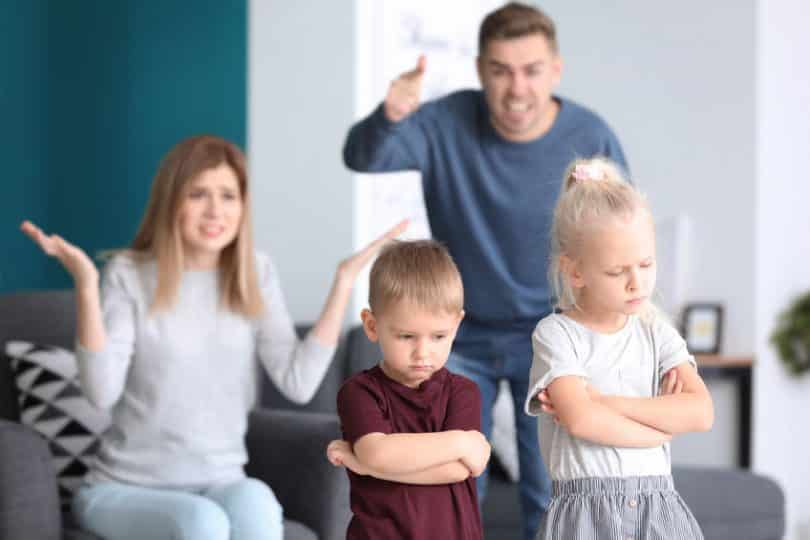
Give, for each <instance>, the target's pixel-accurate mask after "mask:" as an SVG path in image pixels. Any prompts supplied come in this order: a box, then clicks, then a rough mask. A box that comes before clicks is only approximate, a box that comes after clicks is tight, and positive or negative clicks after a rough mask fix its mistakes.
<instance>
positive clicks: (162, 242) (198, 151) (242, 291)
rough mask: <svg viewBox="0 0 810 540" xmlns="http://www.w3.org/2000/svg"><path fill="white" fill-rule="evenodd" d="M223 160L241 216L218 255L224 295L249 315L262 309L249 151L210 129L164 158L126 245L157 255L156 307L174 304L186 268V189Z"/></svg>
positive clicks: (141, 254)
mask: <svg viewBox="0 0 810 540" xmlns="http://www.w3.org/2000/svg"><path fill="white" fill-rule="evenodd" d="M222 164H226V165H228V167H230V168H231V170H233V172H234V174H235V175H236V178H237V181H238V184H239V191H240V195H241V198H242V219H241V223H240V224H239V228H238V230H237V233H236V238H235V239H234V240H233V242H231V243H230V244H229V245H228V246H226V247H225V248H224V249H223V250H222V253H221V254H220V257H219V285H220V291H221V301H222V304H223V305H224V306H225V307H227V308H228V309H230V310H231V311H233V312H235V313H239V314H242V315H244V316H246V317H248V318H257V317H259V316H260V315H261V314H262V312H263V311H264V303H263V302H262V297H261V293H260V290H259V285H258V279H257V276H256V263H255V253H254V250H253V232H252V231H253V227H252V223H251V217H250V206H251V205H250V191H249V189H248V181H247V167H246V160H245V155H244V153H242V151H241V150H240V149H239V148H238V147H237V146H236V145H234V144H232V143H230V142H228V141H226V140H224V139H222V138H220V137H215V136H211V135H200V136H197V137H191V138H188V139H185V140H183V141H181V142H180V143H178V144H177V145H176V146H175V147H174V148H172V149H171V150H170V151H169V153H168V154H166V156H165V157H164V158H163V160H162V162H161V163H160V166H159V167H158V170H157V174H156V175H155V178H154V180H153V182H152V189H151V192H150V194H149V203H148V204H147V206H146V211H145V212H144V216H143V219H142V221H141V224H140V227H139V228H138V232H137V233H136V235H135V239H134V240H133V241H132V244H131V245H130V249H129V250H128V253H129V254H130V255H131V256H133V257H134V258H136V259H139V260H154V261H155V263H156V264H157V288H156V290H155V297H154V300H153V302H152V306H151V310H152V311H165V310H168V309H170V308H171V307H172V306H173V305H174V302H175V300H176V297H177V289H178V286H179V284H180V279H181V277H182V274H183V269H184V253H183V240H182V237H181V233H180V216H179V210H180V207H181V205H182V202H183V199H184V197H185V195H186V193H187V190H188V189H189V188H190V186H191V183H192V182H193V181H194V180H195V179H196V178H197V177H198V176H199V175H200V173H202V172H203V171H206V170H209V169H214V168H216V167H218V166H220V165H222Z"/></svg>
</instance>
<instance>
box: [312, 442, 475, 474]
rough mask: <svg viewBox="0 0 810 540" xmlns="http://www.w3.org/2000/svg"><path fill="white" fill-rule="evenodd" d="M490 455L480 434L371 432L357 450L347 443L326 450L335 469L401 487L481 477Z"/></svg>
mask: <svg viewBox="0 0 810 540" xmlns="http://www.w3.org/2000/svg"><path fill="white" fill-rule="evenodd" d="M489 454H490V445H489V443H488V442H487V440H486V438H485V437H484V435H483V434H481V432H479V431H476V430H468V431H463V430H450V431H440V432H436V433H391V434H385V433H369V434H367V435H364V436H362V437H360V438H359V439H358V440H357V442H356V443H355V444H354V448H352V445H350V444H349V443H348V442H347V441H344V440H335V441H332V442H331V443H329V446H328V448H327V451H326V455H327V457H328V459H329V461H330V462H331V463H332V464H333V465H335V466H344V467H346V468H348V469H349V470H351V471H352V472H354V473H355V474H358V475H361V476H373V477H375V478H379V479H381V480H389V481H391V482H399V483H403V484H451V483H455V482H463V481H464V480H466V479H467V478H469V477H470V476H473V477H478V476H479V475H481V473H483V472H484V469H485V468H486V466H487V462H488V461H489Z"/></svg>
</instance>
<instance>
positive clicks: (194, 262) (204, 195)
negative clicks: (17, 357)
mask: <svg viewBox="0 0 810 540" xmlns="http://www.w3.org/2000/svg"><path fill="white" fill-rule="evenodd" d="M405 226H406V224H405V223H400V224H399V225H398V226H396V227H394V228H393V229H391V230H390V231H388V232H387V233H386V234H385V235H383V236H382V237H380V238H379V239H377V240H376V241H374V242H372V243H371V244H370V245H369V246H367V247H366V248H365V249H363V250H361V251H359V252H358V253H356V254H355V255H353V256H351V257H349V258H348V259H346V260H344V261H343V262H341V263H340V265H339V266H338V269H337V272H336V274H335V278H334V282H333V284H332V288H331V291H330V292H329V295H328V296H327V299H326V302H325V305H324V307H323V311H322V313H321V315H320V317H319V318H318V320H317V321H316V323H315V325H314V327H313V328H312V330H311V331H310V333H309V334H308V335H307V336H306V337H305V338H304V339H303V340H299V339H297V337H296V334H295V331H294V327H293V323H292V321H291V319H290V315H289V313H288V311H287V308H286V307H285V303H284V298H283V295H282V293H281V288H280V284H279V277H278V273H277V271H276V269H275V267H274V266H273V263H272V261H271V260H270V258H268V257H267V256H266V255H264V254H261V253H257V252H255V251H254V247H253V240H252V228H251V227H252V226H251V218H250V189H249V184H248V179H247V174H246V165H245V157H244V155H243V153H242V152H241V151H240V150H239V149H238V148H237V147H236V146H235V145H233V144H231V143H229V142H227V141H225V140H223V139H220V138H218V137H212V136H199V137H193V138H190V139H186V140H184V141H182V142H180V143H179V144H178V145H176V146H175V147H174V148H173V149H172V150H171V151H170V152H169V153H168V154H167V155H166V157H165V158H164V159H163V162H162V163H161V165H160V167H159V169H158V172H157V175H156V176H155V179H154V182H153V184H152V190H151V195H150V199H149V203H148V206H147V208H146V213H145V215H144V218H143V222H142V223H141V226H140V229H139V230H138V232H137V234H136V236H135V239H134V240H133V242H132V244H131V246H130V247H129V249H126V250H123V251H121V252H120V253H118V254H116V255H115V256H114V257H113V258H112V259H111V260H110V262H109V263H108V264H107V265H106V268H105V270H104V272H103V275H102V277H101V278H100V277H99V273H98V271H97V270H96V267H95V266H94V264H93V263H92V261H91V260H90V258H89V257H88V256H87V255H86V254H85V253H84V252H83V251H82V250H81V249H80V248H78V247H76V246H74V245H72V244H70V243H68V242H67V241H65V240H64V239H62V238H60V237H59V236H56V235H50V236H48V235H45V234H44V233H43V232H42V231H41V230H40V229H39V228H37V227H36V226H35V225H33V224H31V223H29V222H25V223H23V225H22V230H23V231H24V232H25V233H26V234H27V235H29V236H30V237H31V238H32V239H33V240H34V241H35V242H36V243H37V244H38V245H39V246H40V247H41V248H42V250H43V251H44V252H45V253H46V254H48V255H50V256H53V257H55V258H57V259H58V260H59V261H60V262H61V263H62V265H63V266H64V267H65V269H66V270H67V271H68V272H69V273H70V274H71V276H72V277H73V280H74V283H75V287H76V294H77V304H78V325H77V334H78V335H77V340H76V355H77V361H78V364H79V373H80V378H81V384H82V388H83V390H84V392H85V394H86V395H87V397H88V398H89V399H90V400H91V401H92V402H93V403H94V404H95V405H96V406H98V407H102V408H111V409H112V410H111V414H112V420H113V421H112V426H111V427H110V429H109V430H108V431H107V432H106V433H105V434H104V436H103V438H102V442H101V446H100V449H99V452H98V456H97V459H96V462H95V465H94V466H93V467H92V468H91V470H90V472H89V473H88V475H87V478H86V482H85V484H84V486H83V487H82V488H80V489H79V490H78V492H77V493H76V495H75V496H74V499H73V512H74V514H75V517H76V519H77V521H78V523H79V524H80V526H81V527H82V528H84V529H86V530H88V531H91V532H93V533H95V534H98V535H99V536H101V537H103V538H105V539H106V540H131V539H135V538H138V539H142V538H150V539H166V540H169V539H173V540H175V539H184V540H185V539H189V540H201V539H211V540H215V539H216V540H220V539H222V540H226V539H232V540H254V539H255V540H259V539H262V540H267V539H280V538H282V509H281V506H280V505H279V503H278V501H277V500H276V498H275V496H274V495H273V492H272V491H271V489H270V487H268V486H267V485H265V484H264V483H262V482H261V481H259V480H256V479H252V478H246V477H245V474H244V472H243V469H242V467H243V465H244V464H245V462H246V461H247V454H246V449H245V445H244V435H245V432H246V428H247V414H248V411H249V409H250V408H251V406H252V405H253V397H254V395H255V387H256V384H257V381H256V380H255V377H256V370H255V369H254V359H255V358H258V359H259V360H260V362H261V364H262V366H263V367H264V370H265V371H266V372H267V374H268V375H269V376H270V378H271V379H272V380H273V382H274V383H275V384H276V385H277V386H278V387H279V389H281V391H282V392H283V393H284V394H285V395H286V396H287V397H288V398H289V399H291V400H293V401H296V402H301V403H303V402H306V401H308V400H309V399H311V398H312V396H313V394H314V393H315V391H316V390H317V388H318V386H319V384H320V382H321V379H322V378H323V375H324V373H325V372H326V370H327V368H328V366H329V362H330V360H331V358H332V354H333V352H334V349H335V345H336V343H337V340H338V335H339V332H340V328H341V323H342V319H343V315H344V312H345V308H346V305H347V303H348V300H349V296H350V292H351V288H352V286H353V283H354V280H355V277H356V276H357V274H358V272H359V271H360V269H361V268H362V267H363V266H365V264H366V263H367V262H368V261H369V260H370V259H371V258H372V257H373V256H374V255H375V254H376V253H377V251H378V250H379V249H380V248H381V247H382V246H383V245H384V244H385V243H386V242H387V241H388V240H390V239H392V238H394V237H396V236H397V235H398V234H399V233H400V232H402V230H403V229H404V228H405ZM99 282H100V287H99Z"/></svg>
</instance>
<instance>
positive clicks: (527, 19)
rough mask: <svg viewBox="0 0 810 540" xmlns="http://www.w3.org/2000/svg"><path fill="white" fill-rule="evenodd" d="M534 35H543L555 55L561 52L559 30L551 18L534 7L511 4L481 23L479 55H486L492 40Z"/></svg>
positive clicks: (488, 16) (499, 9)
mask: <svg viewBox="0 0 810 540" xmlns="http://www.w3.org/2000/svg"><path fill="white" fill-rule="evenodd" d="M532 34H540V35H542V36H543V37H545V38H546V41H548V45H549V47H551V50H552V51H553V52H554V53H557V52H559V49H558V46H557V29H556V28H555V26H554V21H552V20H551V17H549V16H548V15H546V14H545V13H544V12H543V11H541V10H540V9H538V8H536V7H534V6H529V5H526V4H521V3H520V2H509V3H508V4H506V5H505V6H502V7H500V8H498V9H496V10H495V11H493V12H492V13H490V14H489V15H487V16H486V17H485V18H484V20H483V22H482V23H481V28H480V29H479V31H478V54H479V55H482V54H484V52H485V51H486V48H487V45H488V44H489V42H490V41H492V40H495V39H514V38H519V37H524V36H529V35H532Z"/></svg>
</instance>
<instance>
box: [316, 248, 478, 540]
mask: <svg viewBox="0 0 810 540" xmlns="http://www.w3.org/2000/svg"><path fill="white" fill-rule="evenodd" d="M463 305H464V289H463V286H462V284H461V276H460V275H459V273H458V269H457V268H456V265H455V263H454V262H453V260H452V259H451V257H450V255H449V254H448V253H447V251H446V250H445V249H444V248H443V247H442V246H441V245H439V244H437V243H436V242H433V241H425V240H422V241H412V242H397V243H395V244H393V245H391V246H389V247H388V248H386V249H384V250H383V252H382V253H381V254H380V256H379V257H378V258H377V261H376V262H375V263H374V265H373V266H372V268H371V278H370V290H369V307H370V309H364V310H363V312H362V314H361V316H362V319H363V327H364V329H365V332H366V335H367V336H368V338H369V339H370V340H371V341H375V342H379V344H380V348H381V349H382V354H383V358H382V360H381V362H380V364H379V365H378V366H375V367H373V368H371V369H368V370H366V371H363V372H362V373H358V374H356V375H354V376H353V377H351V378H350V379H349V380H347V381H346V382H345V383H344V385H343V387H342V388H341V390H340V392H339V393H338V398H337V399H338V414H339V415H340V421H341V425H342V430H343V438H344V439H345V440H337V441H332V442H331V443H330V444H329V447H328V449H327V456H328V458H329V461H331V462H332V463H333V464H334V465H342V466H345V467H346V468H347V470H348V475H349V481H350V485H351V508H352V512H353V514H354V516H353V517H352V520H351V522H350V524H349V529H348V532H347V535H346V536H347V538H348V539H350V540H359V539H363V540H365V539H375V540H377V539H381V538H408V539H414V540H419V539H433V538H436V539H439V538H440V539H442V540H445V539H447V540H453V539H458V540H461V539H465V540H468V539H475V540H479V539H482V538H483V531H482V526H481V516H480V513H479V510H478V500H477V495H476V489H475V478H476V477H477V476H479V475H480V474H481V473H482V472H483V471H484V468H485V467H486V464H487V461H488V460H489V452H490V447H489V444H488V443H487V441H486V439H485V438H484V436H483V435H482V434H481V396H480V394H479V391H478V387H477V386H476V385H475V383H473V382H472V381H470V380H469V379H466V378H464V377H461V376H459V375H454V374H452V373H450V372H449V371H447V369H445V367H444V364H445V362H446V361H447V356H448V354H449V353H450V347H451V345H452V343H453V338H454V337H455V335H456V330H457V329H458V325H459V323H460V322H461V319H462V317H463V316H464V311H463V309H462V306H463Z"/></svg>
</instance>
